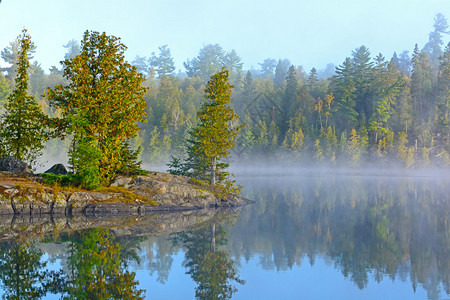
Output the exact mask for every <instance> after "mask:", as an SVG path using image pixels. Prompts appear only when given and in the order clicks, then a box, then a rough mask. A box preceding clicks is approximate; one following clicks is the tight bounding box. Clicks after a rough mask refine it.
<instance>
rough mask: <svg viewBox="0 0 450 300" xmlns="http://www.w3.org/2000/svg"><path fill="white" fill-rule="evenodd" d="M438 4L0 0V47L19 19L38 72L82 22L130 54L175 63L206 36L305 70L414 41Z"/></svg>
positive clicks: (436, 0) (246, 56)
mask: <svg viewBox="0 0 450 300" xmlns="http://www.w3.org/2000/svg"><path fill="white" fill-rule="evenodd" d="M438 12H440V13H442V14H444V15H445V16H446V17H447V19H450V0H371V1H369V0H355V1H350V0H309V1H306V0H297V1H294V0H277V1H268V0H247V1H246V0H227V1H223V0H222V1H218V0H149V1H144V0H128V1H124V0H121V1H119V0H79V1H67V0H39V1H37V0H2V2H1V3H0V49H3V48H5V47H6V46H7V45H8V43H9V42H10V41H12V40H14V39H15V38H16V37H17V36H18V35H19V34H20V32H21V30H22V29H23V28H24V27H26V28H27V29H28V31H29V33H30V34H31V36H32V39H33V41H34V42H35V44H36V45H37V47H38V48H37V52H36V54H35V58H36V59H37V60H38V61H39V62H40V63H41V64H42V67H43V68H44V69H45V70H46V71H47V70H48V68H49V67H50V66H51V65H57V66H58V67H59V66H60V65H59V61H60V60H62V58H63V56H64V53H65V51H66V49H65V48H63V47H62V46H63V45H64V44H66V43H67V41H69V40H71V39H76V40H81V37H82V34H83V32H84V31H85V30H87V29H88V30H96V31H101V32H103V31H105V32H106V33H107V34H110V35H115V36H118V37H120V38H122V41H123V43H124V44H125V45H126V46H127V47H128V50H127V53H126V55H127V58H128V60H130V61H131V60H133V59H134V57H135V56H136V55H140V56H149V55H150V54H151V52H153V51H155V52H158V47H159V46H162V45H164V44H168V46H169V48H170V49H171V52H172V56H173V57H174V59H175V63H176V67H177V69H181V70H182V71H184V68H183V65H182V63H183V62H184V61H186V59H188V58H189V59H191V58H193V57H195V56H196V55H197V54H198V52H199V50H200V48H202V47H203V46H204V45H206V44H209V43H213V44H215V43H218V44H220V45H221V46H222V47H223V48H224V50H226V51H230V50H231V49H235V50H236V52H237V53H238V55H239V56H240V57H241V58H242V60H243V62H244V63H245V65H244V68H245V69H248V68H250V66H252V65H253V66H254V67H255V68H258V67H259V66H258V63H260V62H262V61H263V60H264V59H266V58H269V57H270V58H275V59H278V58H288V59H290V60H291V62H292V63H294V64H295V65H303V66H304V67H305V69H306V70H307V71H309V70H310V69H311V68H312V67H316V68H318V69H321V68H323V67H325V65H326V64H327V63H329V62H331V63H335V64H336V65H338V64H341V63H342V61H343V60H344V58H345V57H346V56H350V55H351V51H352V50H353V49H355V48H356V47H359V46H361V45H365V46H367V47H368V48H369V49H370V51H371V53H372V56H376V54H378V53H379V52H381V53H382V54H383V55H384V56H386V57H387V58H390V57H391V56H392V54H393V52H394V51H397V52H398V53H399V52H401V51H403V50H409V51H410V52H411V51H412V50H413V48H414V44H415V43H418V45H419V47H420V48H422V47H423V46H424V44H425V43H426V42H427V40H428V34H429V33H430V32H431V31H432V30H433V23H434V16H435V15H436V14H437V13H438ZM448 40H449V38H448V37H446V41H448ZM1 64H3V65H4V63H3V61H2V62H1Z"/></svg>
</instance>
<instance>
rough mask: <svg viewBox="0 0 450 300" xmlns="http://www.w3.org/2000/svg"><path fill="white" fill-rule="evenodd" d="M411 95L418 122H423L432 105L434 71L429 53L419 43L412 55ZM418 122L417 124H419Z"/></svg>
mask: <svg viewBox="0 0 450 300" xmlns="http://www.w3.org/2000/svg"><path fill="white" fill-rule="evenodd" d="M411 61H412V73H411V96H412V100H413V110H414V113H415V120H416V124H417V123H418V124H422V123H424V122H425V120H426V119H427V117H428V112H429V110H430V107H431V105H430V104H431V103H430V102H431V101H430V100H431V98H432V97H431V92H432V73H431V66H430V62H429V58H428V55H427V54H426V53H425V52H424V51H419V48H418V47H417V44H416V46H415V48H414V52H413V56H412V59H411ZM418 124H417V125H418Z"/></svg>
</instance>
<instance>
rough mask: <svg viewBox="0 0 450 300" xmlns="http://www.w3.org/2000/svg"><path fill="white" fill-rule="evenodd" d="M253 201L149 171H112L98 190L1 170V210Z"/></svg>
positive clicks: (90, 210)
mask: <svg viewBox="0 0 450 300" xmlns="http://www.w3.org/2000/svg"><path fill="white" fill-rule="evenodd" d="M251 203H253V202H252V201H250V200H248V199H245V198H243V197H240V196H233V195H228V196H227V197H226V198H224V199H221V198H218V197H217V196H216V195H214V194H213V193H212V192H209V191H207V190H205V189H204V188H202V186H199V185H196V184H193V183H191V181H190V179H189V178H187V177H184V176H179V175H172V174H167V173H161V172H151V173H149V174H148V175H145V176H133V177H127V176H117V177H116V178H115V179H114V181H113V182H112V183H111V186H110V187H109V188H107V189H106V190H102V191H84V190H81V189H75V188H61V187H56V186H55V187H51V186H47V185H44V184H42V178H41V177H40V176H39V175H32V174H28V175H26V174H25V175H24V174H21V175H19V174H14V173H9V172H1V171H0V216H1V215H45V214H50V215H65V216H73V215H80V214H81V215H85V216H96V215H110V216H127V215H128V216H130V215H139V216H143V215H147V214H150V213H154V212H162V211H164V212H168V211H190V210H200V209H208V208H220V207H239V206H244V205H247V204H251Z"/></svg>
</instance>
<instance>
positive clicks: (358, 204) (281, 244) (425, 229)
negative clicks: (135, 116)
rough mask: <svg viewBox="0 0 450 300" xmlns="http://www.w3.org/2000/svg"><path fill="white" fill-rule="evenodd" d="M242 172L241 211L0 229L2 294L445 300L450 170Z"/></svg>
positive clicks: (449, 269) (449, 288)
mask: <svg viewBox="0 0 450 300" xmlns="http://www.w3.org/2000/svg"><path fill="white" fill-rule="evenodd" d="M238 181H239V183H240V184H241V185H243V186H244V187H245V188H244V190H243V192H242V193H243V195H244V196H246V197H247V198H250V199H253V200H255V201H256V203H255V204H254V205H250V206H247V207H244V208H242V209H240V210H232V211H207V212H202V213H199V212H197V213H191V214H190V213H178V214H165V215H163V216H159V215H153V216H149V217H147V218H142V219H140V218H138V217H136V218H128V219H126V220H121V221H118V220H90V219H86V220H82V221H76V220H71V221H70V222H69V221H67V222H65V223H64V222H63V223H61V224H62V225H56V224H60V223H58V222H55V221H52V222H50V223H49V222H44V223H39V222H37V221H30V220H21V221H17V220H16V221H14V222H13V223H14V228H12V229H11V228H9V229H8V228H7V226H6V225H5V226H6V227H5V226H3V227H0V228H1V229H0V237H2V239H1V240H2V241H1V242H0V252H1V253H0V295H2V297H6V296H15V295H18V294H20V295H21V298H20V299H39V298H41V299H60V298H70V297H72V298H75V299H90V298H92V297H93V296H92V295H97V296H99V295H100V297H101V296H103V297H104V298H107V299H114V298H116V299H121V298H123V299H132V298H133V297H137V296H139V295H140V296H141V297H145V298H146V299H195V298H196V296H197V297H198V298H201V299H216V298H222V299H223V298H225V299H226V298H232V299H383V300H386V299H450V256H449V255H450V178H449V177H448V176H433V175H432V174H429V176H424V177H418V176H390V177H387V176H377V175H375V174H372V175H370V176H369V175H365V176H362V175H359V176H352V175H345V174H334V175H333V174H321V175H317V174H314V173H308V174H304V175H301V174H297V175H295V176H276V177H269V176H250V175H244V174H243V175H240V176H238ZM27 222H28V223H27ZM33 222H34V223H33ZM140 222H141V223H140ZM142 222H144V223H142ZM4 223H5V222H4ZM6 223H7V222H6ZM31 223H33V224H40V225H38V226H36V225H34V226H29V225H30V224H31ZM27 224H28V225H27ZM45 224H47V225H45ZM49 224H53V225H49ZM45 226H47V227H45ZM52 226H53V227H52ZM98 226H101V227H103V228H95V227H98ZM77 228H80V229H81V228H84V229H83V230H76V229H77ZM19 231H20V232H21V234H20V235H18V236H17V237H16V238H15V239H7V237H8V234H9V235H10V236H14V235H13V234H12V233H11V232H19ZM30 236H35V237H36V238H35V239H34V238H30Z"/></svg>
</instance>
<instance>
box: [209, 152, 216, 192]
mask: <svg viewBox="0 0 450 300" xmlns="http://www.w3.org/2000/svg"><path fill="white" fill-rule="evenodd" d="M210 184H211V185H215V184H216V156H212V157H211V181H210Z"/></svg>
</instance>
